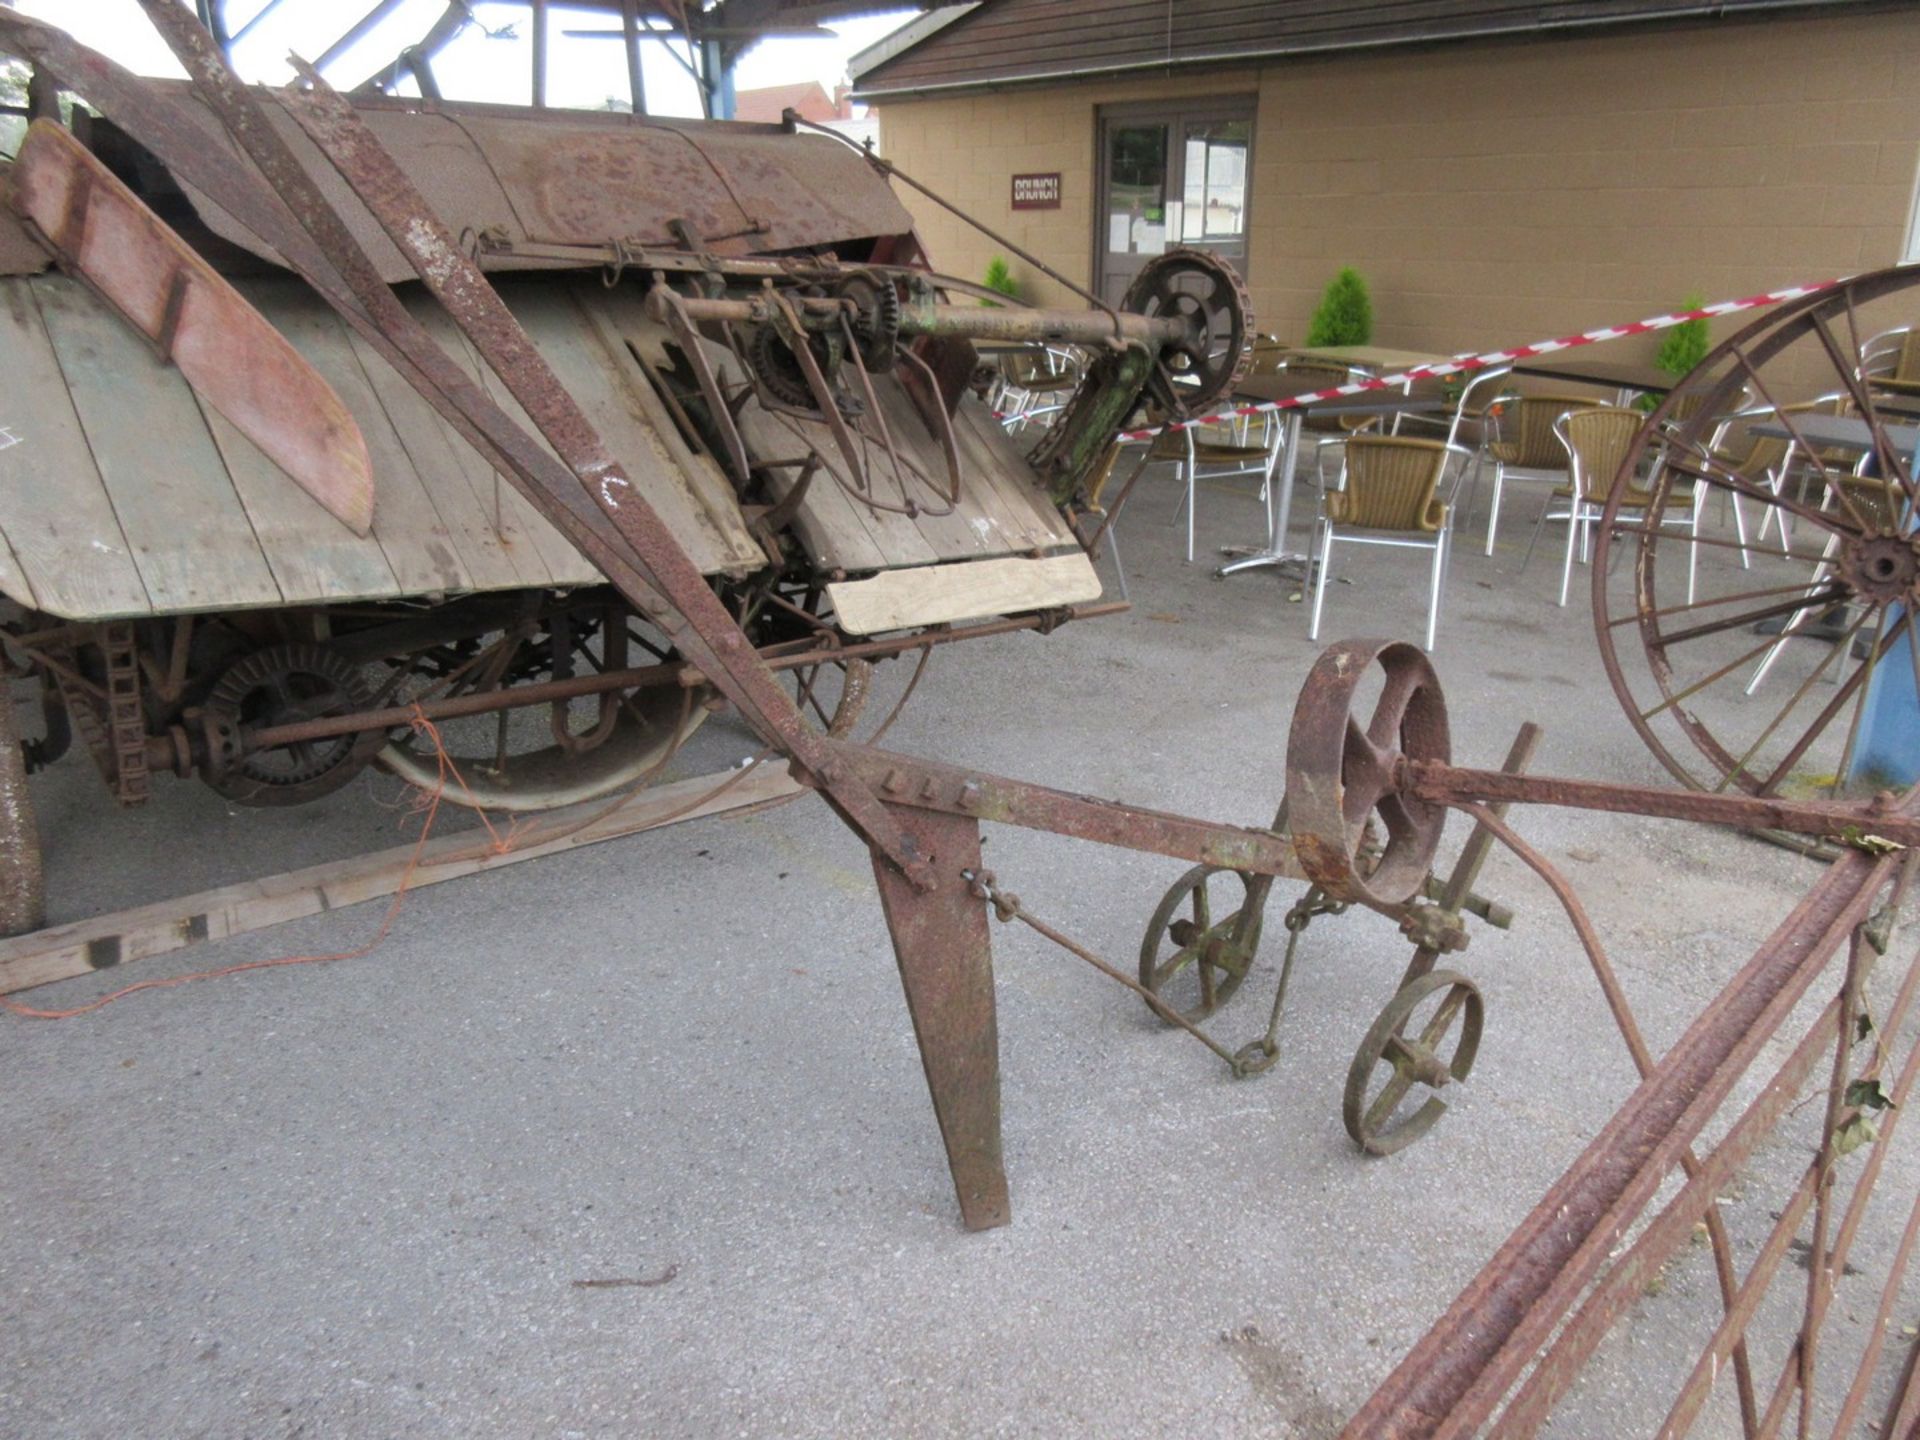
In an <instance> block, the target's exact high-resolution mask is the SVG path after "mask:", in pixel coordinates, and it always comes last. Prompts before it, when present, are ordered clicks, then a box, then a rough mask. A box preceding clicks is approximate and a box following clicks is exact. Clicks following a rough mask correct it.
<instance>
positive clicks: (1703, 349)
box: [1653, 291, 1710, 378]
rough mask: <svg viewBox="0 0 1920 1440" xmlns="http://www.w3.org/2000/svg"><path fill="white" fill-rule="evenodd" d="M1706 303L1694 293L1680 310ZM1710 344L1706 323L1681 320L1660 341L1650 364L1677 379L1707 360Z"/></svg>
mask: <svg viewBox="0 0 1920 1440" xmlns="http://www.w3.org/2000/svg"><path fill="white" fill-rule="evenodd" d="M1706 303H1707V297H1706V296H1704V295H1702V294H1700V293H1699V292H1698V291H1696V292H1694V293H1693V294H1691V295H1689V296H1687V298H1686V300H1685V302H1684V303H1683V304H1682V305H1681V307H1680V308H1681V309H1682V310H1698V309H1699V308H1700V307H1701V306H1702V305H1705V304H1706ZM1709 344H1710V342H1709V341H1708V339H1707V322H1706V321H1705V320H1682V321H1681V322H1680V323H1679V324H1678V325H1676V326H1674V327H1673V328H1672V329H1671V330H1669V331H1667V334H1666V338H1665V339H1664V340H1662V341H1661V342H1660V352H1659V354H1657V355H1655V356H1654V357H1653V363H1654V364H1656V365H1658V366H1659V367H1660V368H1661V369H1662V370H1664V371H1665V372H1666V373H1667V374H1669V375H1672V376H1674V377H1676V378H1678V377H1679V376H1681V375H1684V374H1686V373H1687V372H1688V371H1689V370H1691V369H1693V367H1694V366H1696V365H1698V364H1699V363H1700V362H1701V361H1702V360H1704V359H1706V358H1707V350H1708V347H1709Z"/></svg>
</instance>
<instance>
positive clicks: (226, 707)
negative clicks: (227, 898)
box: [202, 644, 387, 805]
mask: <svg viewBox="0 0 1920 1440" xmlns="http://www.w3.org/2000/svg"><path fill="white" fill-rule="evenodd" d="M373 704H374V695H373V692H372V690H371V689H370V688H369V686H368V685H367V682H366V681H365V679H364V678H362V675H361V672H360V669H359V667H357V666H355V665H352V664H350V663H348V662H347V661H346V660H345V659H343V658H341V656H339V655H338V654H336V653H335V652H334V651H332V650H329V649H327V647H326V646H324V645H313V644H289V645H268V646H266V647H265V648H264V649H260V650H256V651H254V652H253V653H252V654H251V655H247V656H245V657H243V658H242V659H240V660H237V661H235V662H234V663H233V664H232V665H230V666H228V667H227V669H226V671H225V673H223V674H222V675H221V676H220V678H219V680H217V681H215V682H214V686H213V689H212V690H210V691H209V692H208V693H207V699H206V706H205V709H206V723H207V729H208V733H209V734H225V735H238V734H239V733H240V732H241V731H243V730H246V729H258V728H261V727H265V726H270V725H288V724H293V723H295V722H297V721H301V720H317V719H320V718H322V717H323V716H334V715H349V714H352V713H353V712H354V711H356V710H366V709H371V708H372V706H373ZM386 741H387V737H386V734H385V732H383V731H379V730H364V731H359V732H357V733H354V734H350V735H336V736H332V737H329V738H327V739H322V740H312V741H303V742H301V743H299V744H295V745H287V746H283V747H281V748H279V749H274V750H261V751H258V752H255V753H254V754H251V755H241V756H239V757H238V758H237V759H234V760H232V761H231V762H229V763H227V764H224V765H221V764H213V765H209V766H208V767H207V768H206V770H205V772H204V773H203V775H202V778H203V779H204V780H205V781H206V782H207V784H208V785H210V786H212V787H213V789H214V790H216V791H217V792H218V793H220V794H221V795H224V796H225V797H226V798H227V799H229V800H231V801H233V802H234V803H235V804H236V805H299V804H302V803H304V802H306V801H308V800H313V799H317V798H318V797H320V796H322V795H330V794H332V793H333V792H334V791H335V790H338V789H339V788H340V787H341V786H343V785H345V784H346V783H347V782H348V781H350V780H352V779H353V777H354V776H356V775H358V774H359V773H360V772H361V771H362V770H364V769H365V768H366V767H367V764H368V763H369V762H370V761H371V760H372V759H373V757H374V756H375V755H377V754H379V753H380V750H381V747H382V746H384V745H385V744H386Z"/></svg>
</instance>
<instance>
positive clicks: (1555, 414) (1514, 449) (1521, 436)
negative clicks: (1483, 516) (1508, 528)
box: [1487, 395, 1637, 568]
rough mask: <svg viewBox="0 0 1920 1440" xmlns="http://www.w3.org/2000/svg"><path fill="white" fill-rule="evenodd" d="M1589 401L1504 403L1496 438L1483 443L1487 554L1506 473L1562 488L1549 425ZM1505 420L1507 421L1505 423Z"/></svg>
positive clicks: (1564, 398)
mask: <svg viewBox="0 0 1920 1440" xmlns="http://www.w3.org/2000/svg"><path fill="white" fill-rule="evenodd" d="M1592 404H1593V399H1592V397H1591V396H1586V395H1522V396H1521V397H1520V398H1519V399H1518V400H1515V401H1512V402H1510V403H1509V404H1508V405H1507V407H1506V415H1505V416H1503V417H1502V421H1501V435H1500V438H1498V439H1496V440H1495V441H1493V443H1491V444H1490V445H1488V446H1487V454H1488V456H1489V457H1491V459H1492V460H1493V505H1492V507H1491V508H1490V509H1489V510H1488V511H1487V554H1489V555H1491V554H1493V541H1494V536H1495V534H1496V533H1497V532H1498V531H1499V528H1500V497H1501V495H1502V494H1504V493H1505V491H1506V486H1507V472H1508V471H1509V470H1524V471H1528V472H1531V473H1533V474H1540V472H1545V474H1544V476H1542V478H1550V479H1553V480H1554V481H1555V482H1556V483H1557V484H1559V485H1560V486H1561V488H1562V489H1564V488H1565V482H1564V481H1563V480H1561V479H1560V477H1561V476H1563V475H1565V474H1566V473H1567V457H1566V451H1565V449H1564V448H1563V447H1562V446H1561V444H1560V441H1559V439H1558V437H1557V436H1555V434H1554V429H1553V425H1554V422H1555V421H1556V420H1558V419H1559V418H1560V417H1561V416H1562V415H1565V414H1566V413H1567V412H1568V411H1569V410H1584V409H1587V408H1588V407H1590V406H1591V405H1592ZM1636 413H1637V412H1636ZM1508 419H1511V421H1512V423H1511V424H1508V423H1507V421H1508ZM1522 568H1524V564H1523V566H1522Z"/></svg>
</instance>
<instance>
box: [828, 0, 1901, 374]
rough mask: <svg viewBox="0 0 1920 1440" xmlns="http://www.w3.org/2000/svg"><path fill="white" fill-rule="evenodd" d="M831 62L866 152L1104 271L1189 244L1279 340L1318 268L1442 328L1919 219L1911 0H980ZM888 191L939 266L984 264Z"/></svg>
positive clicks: (1429, 330) (957, 268)
mask: <svg viewBox="0 0 1920 1440" xmlns="http://www.w3.org/2000/svg"><path fill="white" fill-rule="evenodd" d="M853 70H854V79H855V97H856V98H857V99H862V100H865V101H866V102H867V103H868V104H870V105H872V106H873V107H875V110H876V111H877V114H878V117H879V123H880V136H881V142H880V143H881V149H882V152H883V153H884V154H885V155H887V156H888V157H889V158H890V159H892V160H894V161H895V162H896V163H897V164H899V165H900V166H901V168H902V169H903V170H904V171H906V172H907V173H908V174H910V175H913V176H914V177H915V178H916V179H919V180H921V181H923V182H925V183H926V184H928V185H930V186H932V187H933V188H934V189H935V190H937V191H939V192H941V193H943V194H945V195H947V196H948V197H949V198H951V199H953V200H954V201H955V202H957V203H958V204H959V205H961V206H962V207H963V208H965V209H967V210H968V211H969V212H971V213H973V214H975V215H977V216H978V217H979V218H980V219H981V220H983V221H984V222H985V223H987V224H989V225H991V226H993V227H994V228H996V229H1000V230H1002V231H1003V233H1006V234H1008V235H1009V236H1011V237H1012V238H1013V239H1015V240H1016V241H1018V242H1019V243H1021V244H1022V245H1024V246H1027V247H1029V248H1030V249H1032V250H1033V251H1035V252H1036V253H1037V254H1038V255H1040V256H1041V257H1042V258H1043V259H1045V260H1046V261H1047V262H1048V263H1049V264H1052V265H1054V266H1056V267H1057V268H1059V269H1060V270H1061V271H1062V272H1063V273H1066V274H1068V275H1071V276H1073V277H1074V278H1075V279H1077V280H1080V281H1082V282H1083V283H1089V284H1092V285H1094V286H1095V287H1097V288H1099V289H1101V290H1102V291H1104V292H1105V293H1106V294H1108V295H1110V296H1117V294H1118V293H1119V291H1120V290H1121V289H1123V288H1124V285H1125V283H1126V279H1127V277H1128V276H1129V275H1130V274H1131V273H1132V271H1133V269H1135V268H1137V266H1138V265H1139V264H1140V263H1141V261H1142V259H1143V258H1144V257H1145V256H1146V255H1148V254H1151V253H1153V252H1154V251H1155V250H1156V248H1157V247H1159V246H1161V245H1164V244H1166V243H1168V242H1169V241H1170V240H1172V239H1176V238H1177V239H1179V240H1180V241H1182V242H1183V243H1190V244H1203V245H1207V246H1209V247H1211V248H1214V249H1217V250H1220V251H1221V252H1222V253H1225V254H1227V255H1229V256H1230V257H1231V258H1233V259H1234V260H1235V262H1236V263H1237V264H1239V265H1240V266H1241V267H1242V268H1243V270H1244V272H1245V274H1246V276H1247V279H1248V282H1249V285H1250V287H1251V290H1252V293H1253V299H1254V306H1255V311H1256V315H1257V317H1258V321H1259V325H1260V328H1261V329H1263V330H1267V331H1271V332H1274V333H1277V334H1279V335H1280V336H1282V337H1283V338H1285V339H1289V340H1298V339H1299V338H1300V337H1301V335H1302V334H1303V333H1304V331H1305V327H1306V323H1307V319H1308V316H1309V314H1310V313H1311V310H1312V307H1313V305H1314V303H1315V301H1316V300H1317V297H1318V295H1319V292H1320V290H1321V289H1322V287H1323V286H1324V285H1325V284H1326V282H1327V280H1328V279H1329V278H1330V277H1331V276H1332V275H1333V273H1334V272H1335V270H1337V269H1338V268H1339V267H1341V266H1343V265H1352V266H1355V267H1357V268H1358V269H1359V270H1360V271H1361V272H1362V273H1363V274H1364V275H1366V277H1367V279H1368V280H1369V282H1370V284H1371V286H1372V289H1373V295H1374V309H1375V315H1376V328H1375V340H1376V342H1377V343H1380V344H1384V345H1393V346H1400V347H1404V348H1408V349H1420V350H1438V351H1446V352H1451V351H1454V350H1459V349H1464V348H1467V347H1478V346H1482V345H1497V344H1504V343H1511V342H1514V341H1518V340H1524V339H1530V338H1534V337H1537V336H1541V335H1547V334H1553V333H1558V332H1562V331H1568V330H1573V329H1580V328H1584V327H1587V326H1592V325H1602V324H1609V323H1613V322H1616V321H1620V320H1623V319H1631V318H1635V317H1638V316H1640V315H1643V314H1648V313H1653V312H1657V311H1660V310H1663V309H1667V308H1671V307H1672V306H1674V305H1676V304H1677V303H1678V302H1679V301H1680V300H1681V299H1682V298H1683V297H1684V296H1685V295H1687V294H1688V293H1689V292H1692V291H1701V292H1704V293H1705V294H1706V295H1707V296H1708V298H1710V299H1713V298H1720V297H1724V296H1731V295H1739V294H1746V293H1751V292H1754V291H1757V290H1763V289H1768V288H1771V287H1773V286H1777V285H1783V284H1788V283H1794V282H1798V281H1803V280H1808V279H1818V278H1825V277H1829V276H1834V275H1842V274H1848V273H1852V272H1855V271H1859V270H1862V269H1868V268H1874V267H1878V266H1882V265H1887V264H1892V263H1895V262H1896V261H1899V260H1901V259H1903V258H1907V257H1908V256H1909V255H1913V254H1914V252H1915V249H1916V245H1920V237H1916V235H1915V223H1914V211H1915V177H1916V169H1917V168H1920V91H1916V88H1915V83H1916V80H1917V79H1920V12H1917V9H1916V6H1914V5H1913V4H1911V3H1908V4H1886V3H1860V0H1827V3H1823V4H1781V3H1778V0H1744V3H1743V0H1727V3H1722V4H1714V5H1698V4H1651V3H1645V0H1582V3H1568V4H1546V5H1541V4H1521V3H1518V0H1472V3H1464V4H1463V3H1448V4H1442V3H1438V0H1413V3H1406V0H1395V3H1386V0H1355V3H1350V4H1345V5H1331V4H1326V3H1307V0H1264V3H1255V0H1109V3H1096V0H984V3H981V4H974V5H957V6H946V7H942V8H940V9H937V10H935V11H933V12H931V13H929V14H927V15H924V16H922V17H920V18H919V19H917V20H915V21H913V22H911V23H910V24H909V25H907V26H906V27H905V28H904V29H903V30H901V31H899V32H896V34H895V35H893V36H890V37H889V38H888V39H887V40H885V41H883V42H881V43H880V44H879V45H876V46H874V47H872V48H871V49H869V50H867V51H865V52H864V53H863V54H861V55H859V56H856V57H855V60H854V62H853ZM1016 175H1018V176H1026V177H1036V176H1037V177H1041V178H1040V179H1038V180H1034V179H1028V180H1026V181H1025V182H1023V185H1022V187H1021V188H1022V194H1023V198H1024V200H1025V202H1026V203H1025V204H1023V205H1022V206H1021V207H1020V208H1016V207H1015V204H1014V194H1013V192H1014V188H1015V187H1014V183H1013V177H1014V176H1016ZM1053 177H1057V181H1056V180H1055V179H1054V178H1053ZM1055 195H1057V202H1056V201H1055V200H1054V197H1055ZM1035 196H1038V197H1039V198H1040V199H1041V201H1042V202H1043V204H1045V205H1046V206H1047V207H1048V208H1029V207H1030V206H1031V205H1032V201H1033V199H1034V197H1035ZM903 198H904V199H905V200H906V201H907V203H908V204H909V205H910V206H911V207H912V208H913V209H914V213H915V216H916V219H917V220H918V222H919V225H920V227H921V231H922V234H923V235H924V236H925V238H926V240H927V243H928V246H929V249H930V250H931V252H932V254H933V256H934V258H935V261H936V263H937V264H938V265H939V267H940V268H941V269H944V270H948V271H950V272H953V273H956V274H961V275H966V276H972V277H978V276H979V275H980V274H981V273H982V272H983V271H984V269H985V267H986V265H987V263H988V261H989V259H990V258H991V257H992V255H993V253H994V247H993V246H992V245H991V243H990V242H988V241H986V240H985V239H984V238H983V237H981V236H980V235H979V234H978V233H977V232H975V231H973V230H971V229H969V228H967V227H965V226H963V225H962V224H960V223H959V222H958V221H956V220H954V219H953V218H952V217H950V216H948V215H946V214H945V213H944V212H942V211H940V210H938V209H937V208H935V207H933V206H931V205H929V204H925V203H923V202H921V201H919V200H918V198H917V197H915V196H913V195H911V194H906V193H904V192H903ZM1916 258H1920V257H1916ZM1014 268H1015V272H1016V275H1017V276H1018V277H1019V278H1020V280H1021V281H1022V284H1023V293H1024V294H1026V295H1027V296H1028V298H1031V299H1035V300H1042V301H1052V300H1056V299H1058V298H1059V297H1058V295H1057V294H1055V293H1054V288H1055V287H1052V286H1050V285H1049V284H1048V283H1047V282H1046V281H1045V280H1044V279H1042V278H1041V277H1039V276H1036V275H1034V274H1032V273H1031V271H1030V269H1029V267H1026V266H1023V265H1020V264H1018V263H1016V264H1015V267H1014ZM1905 318H1909V319H1910V318H1912V317H1905ZM1619 343H1620V345H1621V348H1622V350H1623V352H1624V351H1627V350H1629V349H1631V348H1633V347H1644V348H1645V349H1646V350H1647V351H1648V352H1649V353H1650V352H1651V349H1652V345H1653V343H1654V342H1653V341H1651V340H1642V341H1630V342H1628V341H1623V342H1619ZM1623 358H1625V356H1624V354H1623Z"/></svg>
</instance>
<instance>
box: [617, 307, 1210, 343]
mask: <svg viewBox="0 0 1920 1440" xmlns="http://www.w3.org/2000/svg"><path fill="white" fill-rule="evenodd" d="M649 299H650V300H651V297H649ZM680 303H681V305H682V306H683V307H684V308H685V310H686V312H687V314H688V315H689V316H691V317H692V318H693V319H695V320H712V321H721V322H734V323H741V324H764V323H766V322H767V321H768V320H770V319H772V318H773V317H772V313H771V309H770V307H769V305H768V303H767V301H766V300H765V299H764V298H761V297H757V296H756V297H753V298H751V299H742V300H704V299H698V298H693V297H682V298H681V301H680ZM798 303H799V305H800V307H801V308H802V309H803V310H805V311H806V312H807V313H808V314H815V315H820V316H822V317H823V318H824V317H828V316H833V315H838V314H840V313H842V312H843V311H844V308H845V307H844V305H843V304H842V303H841V302H840V301H838V300H834V299H831V298H827V297H821V296H803V297H799V301H798ZM649 313H651V311H650V312H649ZM656 318H658V317H656ZM900 333H901V334H902V335H906V336H912V337H916V338H917V337H919V336H922V335H961V336H965V337H967V338H968V339H970V340H1006V341H1019V342H1025V343H1030V344H1031V343H1039V342H1043V341H1048V340H1055V341H1060V342H1062V343H1065V344H1071V345H1098V344H1100V343H1102V342H1103V341H1105V340H1108V339H1110V338H1112V336H1114V335H1115V334H1118V335H1119V336H1120V337H1121V338H1122V339H1126V340H1142V341H1146V342H1148V343H1150V344H1156V345H1169V344H1173V343H1174V342H1176V341H1179V340H1182V339H1184V338H1186V334H1187V327H1186V325H1185V323H1184V322H1182V321H1180V320H1177V319H1173V318H1170V317H1157V316H1150V315H1133V314H1125V313H1123V314H1122V315H1121V316H1120V317H1119V324H1118V327H1117V328H1116V326H1115V325H1114V323H1113V322H1111V321H1109V320H1108V319H1107V318H1106V317H1104V316H1101V315H1096V314H1093V313H1092V312H1090V311H1086V310H1002V309H998V308H994V307H990V306H984V305H939V304H934V303H932V302H928V303H925V304H918V305H912V304H910V305H908V306H906V307H905V308H904V309H903V310H902V311H901V315H900Z"/></svg>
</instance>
